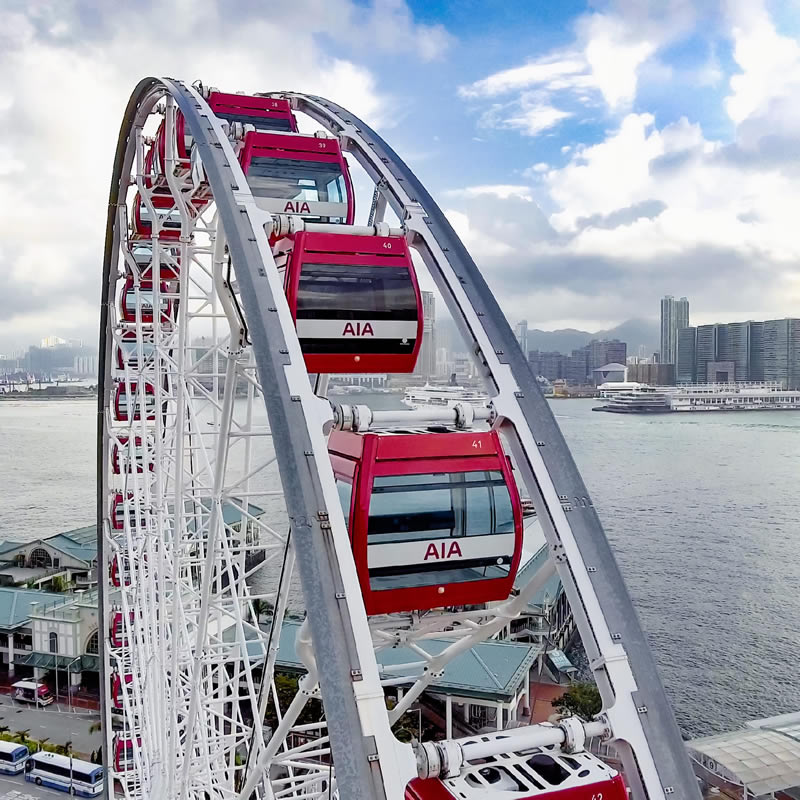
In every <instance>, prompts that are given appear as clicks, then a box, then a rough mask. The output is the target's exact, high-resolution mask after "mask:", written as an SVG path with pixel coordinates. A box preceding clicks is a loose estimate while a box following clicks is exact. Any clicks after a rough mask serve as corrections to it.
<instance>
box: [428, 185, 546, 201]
mask: <svg viewBox="0 0 800 800" xmlns="http://www.w3.org/2000/svg"><path fill="white" fill-rule="evenodd" d="M442 195H443V196H444V197H468V198H472V197H481V196H486V195H488V196H491V197H499V198H500V199H502V200H507V199H508V198H509V197H516V198H519V199H521V200H530V199H531V189H530V187H529V186H519V185H516V184H491V185H484V186H466V187H464V188H463V189H449V190H447V191H444V192H442Z"/></svg>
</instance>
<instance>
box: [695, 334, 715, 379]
mask: <svg viewBox="0 0 800 800" xmlns="http://www.w3.org/2000/svg"><path fill="white" fill-rule="evenodd" d="M718 328H719V325H698V326H697V347H696V348H695V353H694V365H695V375H696V380H697V382H698V383H706V382H707V381H708V365H709V364H711V363H713V362H714V361H716V360H717V329H718Z"/></svg>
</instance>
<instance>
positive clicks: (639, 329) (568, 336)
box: [528, 319, 661, 355]
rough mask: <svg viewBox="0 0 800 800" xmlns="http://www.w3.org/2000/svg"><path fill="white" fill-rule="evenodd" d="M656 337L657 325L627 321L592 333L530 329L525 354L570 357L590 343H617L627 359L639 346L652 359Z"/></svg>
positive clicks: (643, 320) (567, 329)
mask: <svg viewBox="0 0 800 800" xmlns="http://www.w3.org/2000/svg"><path fill="white" fill-rule="evenodd" d="M660 335H661V334H660V327H659V323H658V322H657V321H656V320H649V319H629V320H626V321H625V322H623V323H621V324H619V325H617V326H616V327H614V328H609V329H608V330H605V331H596V332H594V333H591V332H590V331H581V330H577V329H576V328H562V329H560V330H557V331H541V330H539V329H538V328H531V329H529V330H528V350H550V351H558V352H560V353H570V352H572V351H573V350H575V349H577V348H578V347H583V345H585V344H588V343H589V342H590V341H591V340H592V339H619V340H620V341H621V342H626V343H627V345H628V354H629V355H636V354H638V352H639V347H640V345H643V346H644V352H645V355H652V354H653V352H655V351H656V350H658V347H659V344H658V342H659V339H660Z"/></svg>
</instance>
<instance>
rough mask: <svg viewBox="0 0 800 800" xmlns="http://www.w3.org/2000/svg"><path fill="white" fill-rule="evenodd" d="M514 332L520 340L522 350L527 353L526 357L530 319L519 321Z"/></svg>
mask: <svg viewBox="0 0 800 800" xmlns="http://www.w3.org/2000/svg"><path fill="white" fill-rule="evenodd" d="M514 333H515V334H516V337H517V341H518V342H519V346H520V347H521V348H522V352H523V353H524V354H525V358H527V357H528V320H526V319H523V320H521V321H520V322H518V323H517V327H516V328H514Z"/></svg>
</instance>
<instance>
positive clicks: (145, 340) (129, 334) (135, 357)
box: [117, 331, 155, 371]
mask: <svg viewBox="0 0 800 800" xmlns="http://www.w3.org/2000/svg"><path fill="white" fill-rule="evenodd" d="M154 349H155V348H154V345H153V337H152V336H147V335H145V336H143V337H142V349H141V351H140V350H139V342H138V341H137V339H136V331H126V332H124V333H123V334H122V335H121V336H120V337H119V339H118V341H117V368H118V369H121V370H124V369H125V368H126V367H127V368H128V369H129V370H132V371H136V370H139V369H141V368H142V367H145V366H147V365H148V364H151V363H152V361H153V352H154ZM140 354H141V359H140V358H139V356H140ZM140 361H141V363H140Z"/></svg>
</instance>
